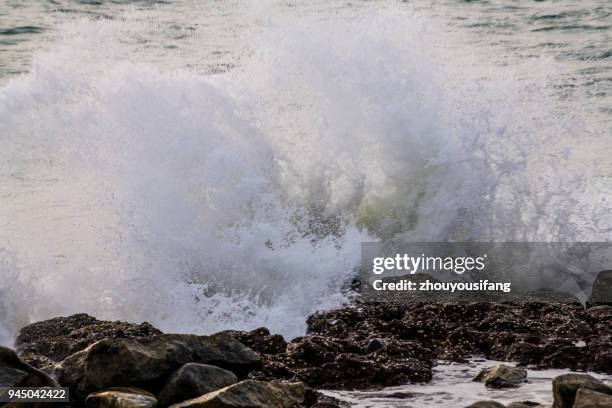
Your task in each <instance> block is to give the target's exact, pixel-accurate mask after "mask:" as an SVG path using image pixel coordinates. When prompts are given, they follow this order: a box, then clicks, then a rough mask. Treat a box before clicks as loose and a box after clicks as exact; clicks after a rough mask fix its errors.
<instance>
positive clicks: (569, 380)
mask: <svg viewBox="0 0 612 408" xmlns="http://www.w3.org/2000/svg"><path fill="white" fill-rule="evenodd" d="M580 388H584V389H588V390H592V391H597V392H601V393H604V394H612V390H611V389H610V387H608V386H607V385H605V384H604V383H603V382H601V381H599V380H597V379H596V378H594V377H592V376H590V375H588V374H564V375H560V376H558V377H556V378H555V379H554V380H553V398H554V402H553V408H572V406H573V405H574V400H575V399H576V392H577V391H578V390H579V389H580Z"/></svg>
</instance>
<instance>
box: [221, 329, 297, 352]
mask: <svg viewBox="0 0 612 408" xmlns="http://www.w3.org/2000/svg"><path fill="white" fill-rule="evenodd" d="M223 333H226V334H229V335H230V336H232V337H234V338H235V339H236V340H238V341H239V342H241V343H242V344H244V345H245V346H247V347H250V348H251V349H253V350H255V351H256V352H258V353H263V354H278V353H282V352H284V351H285V349H286V348H287V342H286V341H285V339H284V338H283V336H281V335H280V334H273V335H272V334H270V330H268V329H267V328H265V327H260V328H258V329H255V330H252V331H250V332H246V331H239V330H226V331H224V332H223Z"/></svg>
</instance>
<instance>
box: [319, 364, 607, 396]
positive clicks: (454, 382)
mask: <svg viewBox="0 0 612 408" xmlns="http://www.w3.org/2000/svg"><path fill="white" fill-rule="evenodd" d="M497 364H508V363H507V362H506V363H502V362H499V361H492V360H482V359H481V360H474V361H472V362H470V363H467V364H459V363H448V362H442V361H441V362H439V364H438V365H437V366H436V367H435V368H434V377H433V379H432V381H431V382H429V383H427V384H412V385H406V386H400V387H390V388H386V389H384V390H381V391H324V392H323V393H324V394H326V395H328V396H331V397H334V398H337V399H339V400H340V401H342V402H344V403H346V404H347V406H350V407H352V408H415V407H418V408H427V407H436V408H437V407H443V408H444V407H448V408H451V407H467V406H468V405H470V404H473V403H475V402H478V401H497V402H499V403H502V404H504V405H507V404H510V403H512V402H525V401H529V402H532V403H534V402H536V403H539V404H542V405H549V406H552V403H553V395H552V380H553V379H554V378H555V377H557V376H559V375H563V374H566V373H567V370H557V369H549V370H527V380H526V382H525V383H523V384H521V385H520V386H518V387H516V388H510V389H508V388H506V389H493V388H488V387H486V386H485V385H484V384H483V383H481V382H474V381H472V379H473V378H474V377H475V376H476V375H477V374H478V373H479V372H480V370H481V369H483V368H488V367H493V366H496V365H497ZM510 365H512V364H510ZM590 375H592V376H594V377H595V378H598V379H600V380H603V381H609V380H610V379H611V377H610V376H605V375H598V374H595V373H590Z"/></svg>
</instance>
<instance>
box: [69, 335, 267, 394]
mask: <svg viewBox="0 0 612 408" xmlns="http://www.w3.org/2000/svg"><path fill="white" fill-rule="evenodd" d="M187 363H202V364H212V365H216V366H219V367H222V368H226V369H229V370H231V371H233V372H234V373H236V374H238V375H239V376H246V374H248V372H249V371H250V370H252V369H255V368H258V367H259V366H260V358H259V356H258V355H257V353H255V352H254V351H253V350H251V349H249V348H248V347H245V346H244V345H243V344H242V343H240V342H238V341H237V340H235V339H234V338H233V337H230V336H228V335H223V334H215V335H212V336H196V335H190V334H162V335H159V336H152V337H144V338H138V339H104V340H101V341H99V342H97V343H94V344H92V345H90V346H89V347H87V348H86V349H85V350H82V351H80V352H78V353H75V354H73V355H71V356H69V357H68V358H66V359H65V360H64V361H62V362H61V363H60V366H59V368H58V376H59V381H60V383H61V384H62V385H65V386H68V387H70V392H71V397H74V398H75V399H76V400H77V401H79V400H83V399H84V398H85V397H86V396H87V395H89V394H90V393H92V392H94V391H99V390H102V389H105V388H109V387H114V386H133V385H137V386H140V387H143V388H145V389H150V390H156V389H158V386H159V383H160V382H161V381H162V380H163V379H165V378H166V377H168V376H169V375H170V374H172V373H173V372H174V371H176V370H177V369H178V368H180V367H181V366H182V365H184V364H187Z"/></svg>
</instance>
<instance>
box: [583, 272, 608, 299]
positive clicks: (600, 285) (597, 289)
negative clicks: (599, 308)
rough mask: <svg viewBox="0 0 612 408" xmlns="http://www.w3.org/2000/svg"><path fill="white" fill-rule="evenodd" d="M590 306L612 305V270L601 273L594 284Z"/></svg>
mask: <svg viewBox="0 0 612 408" xmlns="http://www.w3.org/2000/svg"><path fill="white" fill-rule="evenodd" d="M588 304H589V305H592V306H596V305H611V304H612V270H607V271H601V272H599V274H598V275H597V279H595V281H594V282H593V290H592V291H591V296H590V297H589V301H588Z"/></svg>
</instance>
